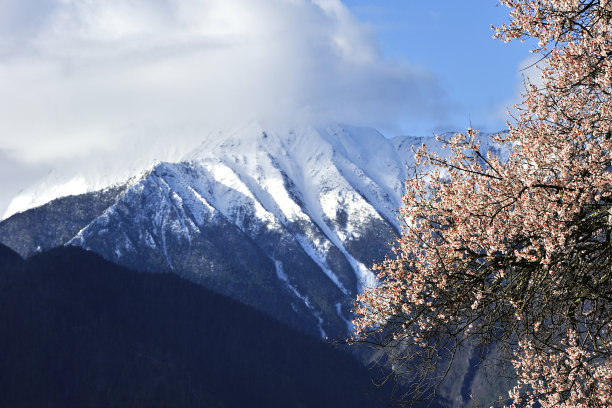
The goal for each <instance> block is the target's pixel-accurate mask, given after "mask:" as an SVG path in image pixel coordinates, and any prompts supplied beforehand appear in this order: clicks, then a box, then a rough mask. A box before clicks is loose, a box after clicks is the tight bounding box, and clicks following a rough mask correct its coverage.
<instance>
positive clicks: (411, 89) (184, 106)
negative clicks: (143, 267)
mask: <svg viewBox="0 0 612 408" xmlns="http://www.w3.org/2000/svg"><path fill="white" fill-rule="evenodd" d="M506 19H507V10H506V9H505V8H504V7H501V6H499V7H498V6H497V3H496V1H495V0H478V1H477V0H463V1H450V0H447V1H440V0H437V1H428V2H427V1H413V0H1V1H0V89H2V93H0V117H2V121H0V185H1V186H2V191H1V192H0V216H1V215H2V214H4V212H5V210H6V208H7V207H8V206H9V203H11V202H13V204H15V205H14V206H13V207H14V208H16V207H20V208H21V207H23V206H30V205H33V203H34V201H32V200H35V201H37V202H40V201H41V200H43V199H44V197H50V196H57V195H61V194H68V193H80V192H83V191H86V190H87V189H92V188H97V187H100V186H102V185H105V184H108V182H112V181H115V180H117V179H119V178H125V177H127V176H129V175H133V174H134V173H135V172H138V171H139V170H142V169H143V168H144V167H146V166H147V165H149V164H150V163H151V162H152V161H153V160H167V161H174V160H179V159H180V158H181V157H182V156H183V155H184V154H185V153H187V152H188V151H189V150H190V149H192V148H193V147H194V146H196V145H198V144H199V143H200V142H201V141H202V139H203V138H204V137H205V135H206V134H208V133H209V132H211V131H217V130H219V129H227V128H231V127H235V126H237V125H238V126H239V125H240V124H242V123H245V122H252V121H258V122H261V123H262V124H264V126H265V125H266V124H270V125H274V124H276V123H282V124H283V126H285V125H287V124H289V125H294V126H301V125H304V124H318V123H326V122H340V123H348V124H352V125H362V126H371V127H375V128H377V129H379V130H381V131H382V132H383V133H384V134H385V135H386V136H389V137H391V136H395V135H400V134H403V135H406V134H410V135H432V134H434V133H436V132H442V131H452V130H457V131H460V130H463V129H465V128H466V127H468V126H469V125H470V121H471V123H472V126H473V127H475V128H480V129H482V130H484V131H488V132H494V131H498V130H502V129H503V128H504V126H505V122H506V119H507V116H506V114H505V111H506V108H507V107H509V106H511V105H512V104H513V103H515V102H518V101H519V100H520V99H519V92H520V86H521V83H522V79H521V71H520V67H521V66H525V65H527V61H529V58H530V54H529V53H528V47H527V46H526V45H524V44H504V43H502V42H500V41H496V40H493V39H492V38H491V36H492V32H491V30H490V25H491V24H499V23H502V22H504V21H506ZM41 191H46V192H49V191H51V192H52V193H50V195H49V194H47V195H45V194H42V193H41ZM41 197H43V198H41ZM16 203H17V204H19V205H17V204H16Z"/></svg>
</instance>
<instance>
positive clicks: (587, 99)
mask: <svg viewBox="0 0 612 408" xmlns="http://www.w3.org/2000/svg"><path fill="white" fill-rule="evenodd" d="M501 3H502V4H504V5H506V6H508V7H509V8H510V10H511V11H510V22H509V23H508V24H506V25H503V26H501V27H498V28H497V29H496V33H495V37H497V38H499V39H502V40H504V41H511V40H514V39H519V40H524V39H528V38H535V39H536V40H537V41H538V44H537V46H536V48H535V49H534V50H533V51H534V52H537V53H541V54H542V60H541V61H540V63H539V67H540V69H541V72H542V84H543V85H542V86H540V87H536V86H535V85H532V84H528V87H527V91H526V93H525V95H523V103H522V104H521V105H519V106H517V107H516V108H517V109H518V111H519V112H520V114H519V117H518V118H517V121H516V123H515V124H508V126H509V131H508V132H507V133H501V134H498V135H496V136H495V137H494V138H493V139H494V141H495V142H496V143H498V144H499V145H501V146H503V148H505V149H509V150H510V151H511V153H510V156H509V158H508V159H507V160H502V159H500V157H497V156H496V155H494V154H492V153H490V152H489V153H485V152H483V151H481V146H480V138H479V135H478V132H477V131H475V130H473V129H468V130H467V132H465V133H462V134H457V135H454V136H452V137H446V138H444V139H441V140H443V142H444V144H445V146H446V148H447V151H448V154H447V155H443V156H441V155H438V154H436V153H434V152H431V151H429V150H428V149H427V146H425V145H424V146H421V147H419V148H418V149H416V152H415V158H416V163H417V164H416V167H415V177H414V178H411V179H410V180H407V181H406V193H405V195H404V198H403V208H402V209H401V210H400V214H401V215H400V220H401V221H402V223H403V226H404V227H403V231H402V234H401V236H400V237H399V238H398V240H397V242H396V244H395V247H394V252H395V257H393V258H389V259H386V260H385V261H384V262H382V263H380V264H377V265H375V266H374V269H375V270H376V271H377V273H378V279H379V282H380V284H379V285H378V286H377V287H374V288H370V289H368V290H366V291H365V292H364V293H363V294H362V295H360V296H359V297H358V299H357V302H356V305H355V313H356V314H357V316H358V318H357V319H356V320H355V322H354V323H355V325H354V327H355V338H356V339H366V338H369V339H372V338H376V339H377V340H376V342H377V344H378V345H380V346H381V347H382V348H383V349H387V350H388V349H389V348H393V347H395V348H397V347H400V348H401V350H402V352H404V353H407V354H406V355H407V356H408V357H405V358H404V361H405V362H406V365H405V366H411V365H412V366H413V367H417V366H418V364H419V362H425V363H426V366H427V367H428V368H430V369H431V370H430V371H429V374H430V375H431V377H430V379H431V380H433V381H434V382H435V379H436V378H438V376H439V373H440V371H439V367H438V366H437V365H436V364H435V362H433V364H432V361H433V360H435V359H441V356H444V355H448V354H444V352H443V351H440V349H442V350H447V351H449V352H451V357H450V358H447V361H449V362H450V363H452V351H454V350H456V349H457V348H458V347H460V346H461V345H463V344H474V343H473V342H474V341H476V342H477V344H478V345H479V346H480V347H483V348H485V349H490V348H493V347H495V348H504V349H506V350H509V351H508V355H509V357H508V358H509V359H510V360H511V362H512V364H513V367H514V369H515V370H516V375H517V385H516V387H514V388H513V389H512V390H511V391H510V395H509V397H510V400H509V402H508V404H510V406H515V407H518V406H530V405H531V404H533V403H536V402H537V403H539V404H541V406H543V407H558V406H564V407H576V406H588V407H591V406H593V407H595V406H597V407H599V406H601V407H610V406H612V393H611V384H612V336H611V334H612V240H611V234H612V102H611V99H610V95H611V93H612V5H611V3H610V1H609V0H607V1H594V0H593V1H587V0H534V1H524V0H501ZM406 345H412V347H410V346H406ZM432 349H436V350H438V351H439V352H437V353H434V352H432V351H431V350H432ZM395 356H396V358H399V357H397V353H396V354H395ZM450 363H449V364H450ZM436 370H437V371H436ZM425 371H427V370H425ZM425 371H420V373H421V374H422V373H423V372H425ZM412 375H414V373H412ZM506 401H507V400H506Z"/></svg>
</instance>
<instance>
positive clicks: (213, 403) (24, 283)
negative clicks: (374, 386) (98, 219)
mask: <svg viewBox="0 0 612 408" xmlns="http://www.w3.org/2000/svg"><path fill="white" fill-rule="evenodd" d="M15 260H16V257H15V254H11V253H10V251H7V250H5V248H3V247H1V246H0V265H2V266H3V267H4V268H0V305H1V307H0V325H1V326H2V327H3V334H2V336H0V349H2V350H3V353H2V358H1V361H2V364H0V389H2V392H0V405H1V406H11V407H26V406H47V407H55V406H57V407H60V406H62V407H64V406H91V407H95V406H104V407H112V406H150V407H152V406H176V407H188V406H194V407H196V406H207V407H238V406H266V407H275V406H278V407H281V406H282V407H309V406H318V407H332V406H363V407H366V406H367V407H371V406H379V405H378V403H377V400H376V398H375V397H374V396H373V395H366V394H365V393H366V392H367V391H368V390H371V383H370V381H369V373H368V372H367V370H365V368H363V367H362V366H361V365H360V364H359V363H357V362H356V361H355V360H353V359H352V358H351V357H350V356H349V355H346V354H344V353H342V352H340V351H337V350H333V349H331V348H330V347H329V346H327V345H324V344H321V343H320V342H318V341H316V340H315V339H313V338H310V337H309V336H304V335H303V334H301V333H299V332H296V331H294V330H291V329H289V328H288V327H286V326H285V325H283V324H280V323H278V322H277V321H275V320H273V319H271V318H269V317H268V316H266V315H265V314H263V313H260V312H257V311H255V310H253V309H251V308H249V307H247V306H245V305H243V304H241V303H238V302H236V301H233V300H231V299H229V298H227V297H224V296H220V295H217V294H215V293H213V292H210V291H208V290H206V289H204V288H202V287H201V286H198V285H194V284H192V283H190V282H188V281H185V280H183V279H180V278H177V277H176V276H173V275H169V274H143V273H136V272H132V271H130V270H128V269H125V268H123V267H120V266H117V265H114V264H112V263H110V262H107V261H104V260H103V259H101V258H100V257H99V256H97V255H95V254H93V253H90V252H86V251H84V250H82V249H80V248H73V247H67V248H59V249H55V250H52V251H50V252H45V253H42V254H39V255H36V256H33V257H31V258H30V259H28V260H27V261H21V262H17V263H15V262H14V261H15ZM9 264H10V266H9ZM378 397H381V398H383V396H382V395H378Z"/></svg>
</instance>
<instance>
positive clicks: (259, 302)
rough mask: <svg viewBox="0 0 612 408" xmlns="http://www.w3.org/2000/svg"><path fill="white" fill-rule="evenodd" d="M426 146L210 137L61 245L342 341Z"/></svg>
mask: <svg viewBox="0 0 612 408" xmlns="http://www.w3.org/2000/svg"><path fill="white" fill-rule="evenodd" d="M423 142H426V143H427V144H428V146H429V147H430V148H431V149H434V150H436V151H440V144H439V143H438V142H436V141H435V140H434V139H433V138H431V139H430V138H414V137H397V138H394V139H387V138H385V137H384V136H382V135H381V134H380V133H379V132H377V131H376V130H374V129H368V128H355V127H349V126H340V125H331V126H321V127H301V128H294V129H291V128H284V129H283V128H276V129H270V128H265V129H264V128H263V127H261V126H259V125H257V124H250V125H248V126H244V127H241V128H237V129H235V130H233V131H229V132H219V133H215V134H210V135H207V137H205V139H204V142H203V143H202V144H201V145H200V146H199V147H198V148H197V149H195V150H194V151H193V152H191V153H190V154H189V155H188V156H187V157H186V158H185V159H184V160H183V161H181V162H178V163H157V164H156V165H154V166H153V167H152V168H151V169H149V170H148V171H147V172H145V173H143V174H142V175H141V176H139V177H135V178H133V179H132V180H131V181H130V182H129V183H128V184H126V185H124V186H123V187H121V188H120V192H119V193H113V194H116V196H115V195H113V196H112V197H111V198H109V200H111V202H112V204H111V205H109V206H108V207H106V208H105V209H104V210H103V211H101V212H100V213H99V214H97V215H92V216H89V218H90V219H92V220H91V221H90V222H88V223H87V224H86V225H84V226H83V227H82V228H81V229H80V231H78V233H77V234H76V235H72V236H71V238H70V239H68V240H64V241H63V242H64V243H66V244H71V245H79V246H82V247H84V248H86V249H90V250H92V251H95V252H98V253H99V254H101V255H102V256H104V257H106V258H107V259H109V260H112V261H115V262H118V263H121V264H124V265H126V266H129V267H132V268H136V269H139V270H144V271H151V272H164V271H172V272H173V273H177V274H179V275H181V276H184V277H186V278H188V279H191V280H193V281H195V282H198V283H200V284H202V285H204V286H207V287H209V288H211V289H213V290H217V291H219V292H222V293H224V294H227V295H230V296H232V297H234V298H236V299H238V300H241V301H243V302H245V303H248V304H251V305H253V306H255V307H257V308H259V309H261V310H264V311H266V312H268V313H270V314H272V315H273V316H275V317H277V318H279V319H280V320H283V321H285V322H287V323H289V324H291V325H293V326H296V327H299V328H301V329H302V330H304V331H307V332H311V333H313V334H315V335H321V336H324V335H332V336H335V335H336V334H338V332H346V330H347V323H348V321H350V312H349V311H350V308H351V306H352V301H353V299H354V296H355V294H356V293H357V292H359V291H361V290H362V289H363V288H364V287H367V286H372V285H375V284H376V282H375V278H374V274H373V273H372V272H371V271H370V270H369V267H370V266H371V264H372V263H373V262H374V261H380V260H381V259H382V258H383V257H384V256H385V254H387V253H388V251H389V248H388V242H389V241H392V240H393V236H394V234H397V232H398V231H399V229H400V224H399V222H398V220H397V210H398V208H399V207H400V206H401V196H402V194H403V190H404V180H405V179H406V178H407V176H408V174H407V168H406V166H407V165H408V164H411V163H412V161H413V153H412V151H411V148H412V146H413V145H416V146H420V145H421V143H423ZM491 148H493V146H488V145H487V146H486V149H491ZM83 197H85V196H83ZM73 200H76V201H75V202H77V203H78V200H79V198H78V197H76V198H74V199H73ZM57 205H59V204H57ZM49 206H50V207H53V206H54V204H53V203H50V204H49ZM24 214H27V212H26V213H24ZM24 217H25V218H27V216H26V215H24V216H21V217H20V218H19V219H24ZM11 219H12V218H11ZM11 219H8V220H5V221H4V222H3V223H0V241H2V242H5V243H7V244H8V245H9V246H10V242H7V240H9V241H10V237H8V238H7V236H3V230H7V231H8V230H10V231H25V232H20V234H27V231H28V228H29V229H31V228H33V227H31V225H36V223H35V222H30V223H29V224H28V227H27V228H26V227H23V226H22V225H21V224H19V225H12V224H11V223H12V222H13V221H11ZM15 222H17V221H15ZM19 222H22V221H19ZM9 224H11V225H12V226H11V228H10V229H6V228H5V229H3V225H4V226H7V225H9ZM75 225H76V224H75ZM71 228H74V226H72V227H71ZM58 231H61V228H60V227H58ZM32 234H34V232H32ZM63 234H64V235H62V236H65V235H66V234H67V233H66V232H65V231H63ZM57 241H58V239H57V238H53V239H51V240H50V242H57ZM20 242H35V240H31V239H21V241H20ZM43 244H44V243H43ZM43 247H44V245H43ZM33 250H34V249H29V251H33ZM22 252H23V251H22ZM26 252H27V251H26Z"/></svg>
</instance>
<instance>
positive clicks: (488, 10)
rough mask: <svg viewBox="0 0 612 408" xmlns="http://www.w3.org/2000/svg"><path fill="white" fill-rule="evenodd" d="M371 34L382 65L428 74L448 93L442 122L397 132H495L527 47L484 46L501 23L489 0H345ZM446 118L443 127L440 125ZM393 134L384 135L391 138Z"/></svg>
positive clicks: (511, 99) (515, 93) (500, 9)
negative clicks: (403, 64) (401, 63)
mask: <svg viewBox="0 0 612 408" xmlns="http://www.w3.org/2000/svg"><path fill="white" fill-rule="evenodd" d="M345 4H346V5H347V6H348V7H349V8H350V10H351V11H352V12H353V13H354V14H355V15H356V16H357V18H359V20H361V21H364V22H367V23H368V24H369V25H370V26H371V27H372V29H373V30H374V31H375V33H376V38H377V40H378V41H379V44H380V48H381V51H382V54H383V55H384V57H385V58H389V59H396V60H406V61H408V62H409V63H411V64H415V65H418V66H420V67H422V68H423V69H424V70H426V71H428V72H431V73H432V74H433V75H435V76H436V77H437V78H438V79H439V81H440V84H441V85H442V87H443V88H444V89H445V90H446V91H447V92H448V96H449V98H450V99H451V107H450V108H449V112H448V115H447V118H445V117H440V120H439V121H436V120H433V121H432V120H430V119H427V120H424V121H418V122H419V123H416V122H415V121H414V120H411V118H405V119H403V120H401V121H400V122H401V123H400V126H399V128H400V130H399V131H400V132H402V131H403V132H407V133H416V134H429V133H430V132H432V131H434V132H436V131H449V130H461V129H463V128H465V127H468V126H469V124H470V119H471V123H472V126H473V127H475V128H480V129H482V130H483V131H488V132H495V131H498V130H501V129H503V128H504V127H505V125H506V119H507V115H506V112H505V109H506V108H507V107H509V106H511V105H512V104H513V103H516V102H518V101H519V100H520V99H519V90H520V84H521V81H522V71H521V69H520V68H522V67H526V66H527V65H529V64H528V63H526V62H525V61H526V60H531V58H530V57H531V56H532V54H530V53H529V49H528V46H527V44H521V43H516V42H513V43H504V42H502V41H499V40H494V39H492V35H493V32H492V30H491V28H490V26H491V25H492V24H493V25H495V26H497V25H501V24H502V23H504V22H506V21H508V8H506V7H504V6H501V5H499V3H498V2H497V1H496V0H464V1H443V0H434V1H400V0H376V1H372V0H345ZM445 119H446V120H445ZM393 131H394V129H390V132H393Z"/></svg>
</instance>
